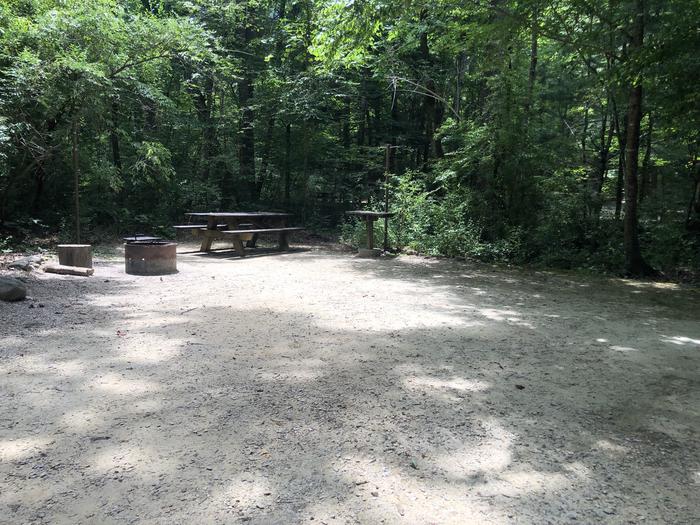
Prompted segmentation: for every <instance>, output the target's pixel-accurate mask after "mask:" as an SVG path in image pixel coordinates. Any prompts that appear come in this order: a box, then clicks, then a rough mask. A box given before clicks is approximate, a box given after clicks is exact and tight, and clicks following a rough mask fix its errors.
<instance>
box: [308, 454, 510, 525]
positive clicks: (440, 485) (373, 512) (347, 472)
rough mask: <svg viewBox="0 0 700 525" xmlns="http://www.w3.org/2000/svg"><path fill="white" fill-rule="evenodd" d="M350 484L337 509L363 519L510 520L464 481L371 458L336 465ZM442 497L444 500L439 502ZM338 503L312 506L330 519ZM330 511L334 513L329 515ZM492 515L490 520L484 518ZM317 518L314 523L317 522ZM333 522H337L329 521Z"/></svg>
mask: <svg viewBox="0 0 700 525" xmlns="http://www.w3.org/2000/svg"><path fill="white" fill-rule="evenodd" d="M331 468H332V469H333V471H334V472H336V473H338V474H342V475H344V476H345V477H346V479H347V482H348V485H349V487H348V497H347V498H345V499H344V500H342V501H339V502H338V503H337V507H336V508H338V509H340V510H342V511H343V512H344V513H349V514H350V515H352V516H354V517H355V518H356V520H357V521H358V522H359V523H381V522H384V523H469V524H480V523H487V522H488V523H508V522H510V521H512V520H507V519H506V516H505V515H502V514H500V512H499V511H498V509H495V508H493V506H492V505H491V504H490V502H488V501H484V500H482V499H481V498H480V497H473V495H472V494H470V493H469V492H467V493H466V494H465V486H464V484H463V483H462V482H455V481H452V482H451V481H447V480H446V481H444V482H439V481H437V480H436V479H434V478H433V479H431V480H429V479H424V478H423V475H422V474H421V472H422V471H421V470H414V469H411V467H408V466H407V470H406V469H403V468H402V467H400V466H397V465H391V464H387V463H385V462H383V461H379V460H376V459H375V458H372V457H366V456H356V455H351V456H345V457H343V458H339V459H338V460H337V461H336V462H334V463H333V464H332V465H331ZM436 501H438V502H439V504H437V505H436V504H435V502H436ZM330 505H333V503H330V504H318V503H317V504H315V505H313V506H311V507H309V510H311V511H313V512H314V513H316V512H318V514H314V515H315V516H317V517H320V518H321V519H324V518H330V517H331V516H332V515H333V514H335V513H334V512H330V511H331V509H332V507H330ZM329 514H330V516H329ZM486 516H488V520H486V519H485V517H486ZM314 522H315V521H314ZM327 522H328V523H333V522H334V520H332V519H331V520H327Z"/></svg>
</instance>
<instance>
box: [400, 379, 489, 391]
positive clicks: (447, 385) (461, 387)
mask: <svg viewBox="0 0 700 525" xmlns="http://www.w3.org/2000/svg"><path fill="white" fill-rule="evenodd" d="M403 384H404V388H406V389H408V390H423V391H425V390H428V389H438V390H442V389H449V390H457V391H458V392H483V391H484V390H488V388H489V387H490V386H491V385H490V384H489V383H487V382H485V381H474V380H469V379H464V378H461V377H453V378H452V379H438V378H436V377H430V376H419V377H407V378H405V379H404V381H403Z"/></svg>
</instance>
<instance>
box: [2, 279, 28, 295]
mask: <svg viewBox="0 0 700 525" xmlns="http://www.w3.org/2000/svg"><path fill="white" fill-rule="evenodd" d="M25 297H27V286H26V285H25V284H24V283H23V282H22V281H20V280H19V279H14V278H12V277H2V276H0V300H3V301H21V300H22V299H24V298H25Z"/></svg>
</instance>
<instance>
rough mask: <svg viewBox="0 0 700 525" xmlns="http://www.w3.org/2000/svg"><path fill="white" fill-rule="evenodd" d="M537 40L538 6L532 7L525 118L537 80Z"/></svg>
mask: <svg viewBox="0 0 700 525" xmlns="http://www.w3.org/2000/svg"><path fill="white" fill-rule="evenodd" d="M538 40H539V8H538V7H537V6H535V7H533V9H532V27H531V31H530V69H529V71H528V78H527V99H526V100H525V118H526V119H527V120H529V118H530V111H531V109H532V102H533V96H534V92H535V80H537V56H538V49H537V48H538Z"/></svg>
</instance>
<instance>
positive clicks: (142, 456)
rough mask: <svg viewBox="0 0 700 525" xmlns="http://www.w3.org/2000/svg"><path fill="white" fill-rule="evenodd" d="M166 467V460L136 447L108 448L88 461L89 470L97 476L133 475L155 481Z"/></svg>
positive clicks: (167, 462)
mask: <svg viewBox="0 0 700 525" xmlns="http://www.w3.org/2000/svg"><path fill="white" fill-rule="evenodd" d="M156 459H157V460H156ZM166 466H168V467H170V462H169V460H168V459H166V458H164V457H158V456H157V455H156V454H155V451H154V450H147V449H145V448H143V447H139V446H136V445H116V446H108V447H106V448H104V449H102V450H99V451H98V452H97V453H96V454H95V456H94V457H93V458H92V460H91V461H90V468H91V469H92V470H93V471H94V472H96V473H98V474H119V475H129V474H132V473H133V474H137V475H139V476H140V477H142V478H148V479H156V478H157V477H158V474H160V473H161V472H163V471H164V470H166V469H164V468H163V467H166ZM155 467H157V468H155ZM156 470H157V471H156ZM168 470H169V468H168Z"/></svg>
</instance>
